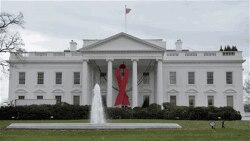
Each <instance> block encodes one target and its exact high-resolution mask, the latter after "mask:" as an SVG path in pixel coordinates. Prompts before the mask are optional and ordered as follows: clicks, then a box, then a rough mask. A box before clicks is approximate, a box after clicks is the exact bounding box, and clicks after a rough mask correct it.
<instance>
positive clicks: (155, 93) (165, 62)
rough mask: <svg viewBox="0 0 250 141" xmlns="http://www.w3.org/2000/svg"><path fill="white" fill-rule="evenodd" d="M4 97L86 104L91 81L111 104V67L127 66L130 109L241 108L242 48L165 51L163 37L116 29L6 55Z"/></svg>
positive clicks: (24, 101) (113, 91)
mask: <svg viewBox="0 0 250 141" xmlns="http://www.w3.org/2000/svg"><path fill="white" fill-rule="evenodd" d="M9 62H10V65H11V67H10V81H9V83H10V85H9V100H11V101H13V104H17V105H24V104H27V105H29V104H54V103H55V102H56V101H57V102H60V101H62V102H67V103H69V104H80V105H89V104H91V98H92V89H93V87H94V85H95V83H99V84H100V86H101V93H102V96H103V100H104V102H105V104H106V105H107V106H108V107H113V106H114V103H115V100H116V97H117V93H118V91H117V89H118V85H117V81H116V74H115V70H116V69H117V68H118V67H119V66H120V64H125V65H126V66H127V68H128V69H129V77H128V83H127V87H126V92H127V95H128V99H129V102H130V105H131V107H136V106H141V105H142V104H143V102H144V101H146V99H149V103H157V104H162V103H163V102H170V103H173V104H176V105H184V106H217V107H220V106H232V107H233V108H234V109H236V110H238V111H241V112H242V111H243V87H242V86H243V85H242V71H243V68H242V63H243V62H244V60H243V57H242V52H241V51H236V52H228V51H225V52H223V51H189V50H183V49H182V42H181V40H177V42H176V50H168V49H167V48H166V42H165V41H163V40H162V39H140V38H137V37H134V36H131V35H129V34H126V33H119V34H116V35H113V36H111V37H108V38H106V39H101V40H89V39H84V40H83V47H82V48H79V49H77V44H76V43H75V42H74V41H71V42H70V50H65V51H62V52H22V53H20V56H16V55H14V54H11V56H10V59H9Z"/></svg>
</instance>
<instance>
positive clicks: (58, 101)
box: [55, 96, 62, 104]
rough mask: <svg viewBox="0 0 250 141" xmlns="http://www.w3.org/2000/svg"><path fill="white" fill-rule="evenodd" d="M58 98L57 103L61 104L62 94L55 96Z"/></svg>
mask: <svg viewBox="0 0 250 141" xmlns="http://www.w3.org/2000/svg"><path fill="white" fill-rule="evenodd" d="M55 98H56V104H59V103H61V102H62V96H55Z"/></svg>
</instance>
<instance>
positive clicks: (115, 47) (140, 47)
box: [79, 32, 165, 51]
mask: <svg viewBox="0 0 250 141" xmlns="http://www.w3.org/2000/svg"><path fill="white" fill-rule="evenodd" d="M79 50H80V51H165V48H163V47H161V46H158V45H156V44H153V43H150V42H148V41H145V40H142V39H139V38H137V37H134V36H131V35H129V34H126V33H123V32H121V33H119V34H116V35H114V36H111V37H108V38H106V39H103V40H100V41H98V42H95V43H93V44H90V45H87V46H84V47H83V48H81V49H79Z"/></svg>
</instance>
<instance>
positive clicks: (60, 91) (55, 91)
mask: <svg viewBox="0 0 250 141" xmlns="http://www.w3.org/2000/svg"><path fill="white" fill-rule="evenodd" d="M52 93H64V91H63V90H61V89H55V90H53V91H52Z"/></svg>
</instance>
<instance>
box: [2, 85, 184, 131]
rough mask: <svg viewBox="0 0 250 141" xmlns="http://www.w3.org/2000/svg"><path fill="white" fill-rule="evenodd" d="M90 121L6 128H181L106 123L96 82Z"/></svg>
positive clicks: (176, 125)
mask: <svg viewBox="0 0 250 141" xmlns="http://www.w3.org/2000/svg"><path fill="white" fill-rule="evenodd" d="M93 92H94V96H93V99H92V107H91V114H90V123H12V124H10V125H9V126H8V127H7V128H8V129H53V130H55V129H58V130H62V129H63V130H66V129H71V130H75V129H83V130H97V129H98V130H100V129H101V130H114V129H118V130H127V129H176V128H182V127H181V126H180V125H179V124H176V123H106V120H105V116H104V110H103V105H102V98H101V91H100V86H99V85H98V84H96V85H95V88H94V90H93Z"/></svg>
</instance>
